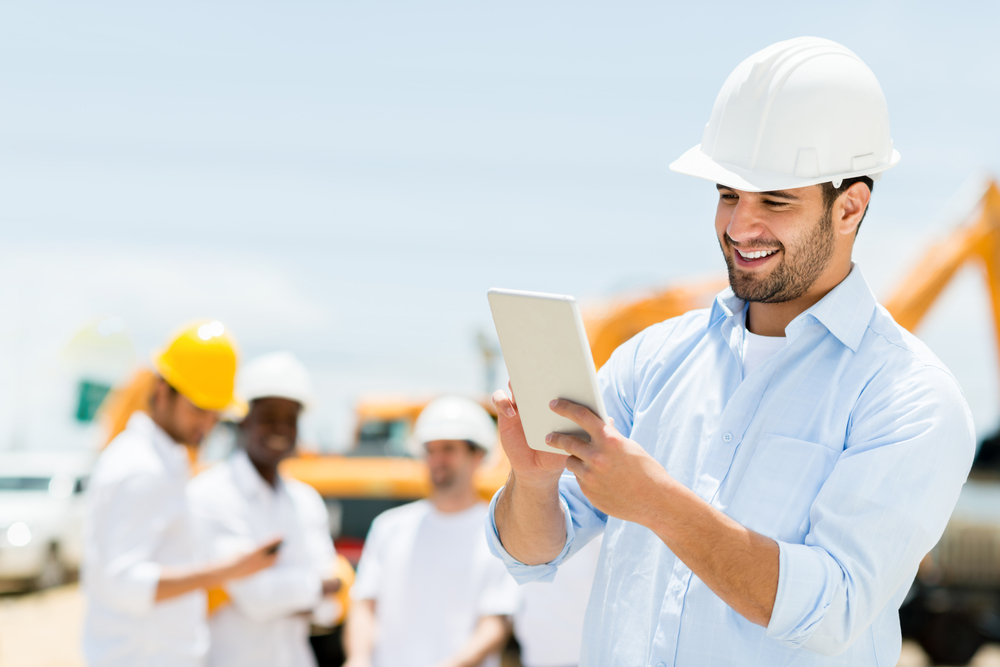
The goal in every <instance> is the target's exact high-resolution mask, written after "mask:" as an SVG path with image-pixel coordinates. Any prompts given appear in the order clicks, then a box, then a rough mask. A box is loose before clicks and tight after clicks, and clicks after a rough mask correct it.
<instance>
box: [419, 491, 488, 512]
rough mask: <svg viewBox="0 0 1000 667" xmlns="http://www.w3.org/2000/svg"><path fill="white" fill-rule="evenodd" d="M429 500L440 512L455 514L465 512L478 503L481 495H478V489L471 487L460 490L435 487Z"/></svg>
mask: <svg viewBox="0 0 1000 667" xmlns="http://www.w3.org/2000/svg"><path fill="white" fill-rule="evenodd" d="M428 500H430V501H431V504H432V505H434V509H436V510H437V511H438V512H441V513H442V514H454V513H456V512H463V511H465V510H467V509H469V508H470V507H472V506H473V505H475V504H476V503H478V502H479V496H477V495H476V490H475V489H473V488H471V487H469V488H466V489H461V490H458V491H452V490H438V489H435V490H434V491H432V492H431V495H430V498H428Z"/></svg>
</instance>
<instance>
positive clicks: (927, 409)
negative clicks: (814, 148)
mask: <svg viewBox="0 0 1000 667" xmlns="http://www.w3.org/2000/svg"><path fill="white" fill-rule="evenodd" d="M745 310H746V304H745V303H744V302H743V301H741V300H739V299H737V298H736V297H735V296H734V295H733V293H732V291H730V290H726V291H724V292H722V293H721V294H720V295H719V296H718V297H717V298H716V301H715V303H714V305H713V306H712V308H711V309H708V310H700V311H694V312H691V313H688V314H686V315H683V316H681V317H677V318H674V319H671V320H667V321H666V322H662V323H660V324H657V325H655V326H652V327H650V328H648V329H646V330H645V331H643V332H642V333H640V334H639V335H638V336H636V337H635V338H633V339H632V340H630V341H629V342H627V343H625V344H624V345H622V346H621V347H620V348H619V349H618V350H617V351H616V352H615V353H614V355H612V357H611V359H610V360H609V361H608V363H607V364H606V365H605V366H604V367H603V368H602V369H601V371H600V373H599V380H600V386H601V391H602V393H603V396H604V403H605V406H606V408H607V411H608V415H609V416H611V417H614V420H615V426H616V427H617V428H618V429H619V430H620V431H621V433H622V434H623V435H626V436H628V437H629V438H631V439H632V440H634V441H636V442H638V443H639V444H640V445H642V446H643V447H644V448H645V449H646V451H648V452H649V453H650V454H651V455H652V456H653V457H655V458H656V460H657V461H659V462H660V463H661V464H663V466H664V468H666V470H667V472H669V473H670V474H671V475H672V476H673V477H674V478H675V479H677V480H678V481H680V482H681V483H683V484H684V485H685V486H687V487H688V488H690V489H692V490H693V491H694V492H695V493H697V494H698V496H699V497H701V498H702V499H704V500H705V501H706V502H708V503H710V504H711V505H712V506H713V507H715V508H716V509H718V510H720V511H722V512H724V513H725V514H727V515H729V516H730V517H732V518H733V519H735V520H736V521H738V522H739V523H741V524H743V525H744V526H746V527H748V528H750V529H752V530H755V531H757V532H759V533H761V534H763V535H766V536H768V537H771V538H773V539H774V540H776V541H777V542H778V546H779V549H780V561H779V572H780V573H779V577H778V591H777V597H776V599H775V603H774V611H773V613H772V615H771V621H770V624H769V625H768V627H766V628H764V627H761V626H759V625H755V624H753V623H751V622H750V621H748V620H746V619H745V618H744V617H742V616H740V615H739V614H737V613H736V612H735V611H733V609H732V608H731V607H729V606H728V605H727V604H726V603H725V602H723V601H722V600H721V599H720V598H719V597H718V596H716V595H715V593H713V592H712V591H711V590H710V589H709V588H708V587H707V586H706V585H705V584H704V583H702V581H701V580H700V579H698V577H696V576H693V575H692V573H691V570H690V569H689V568H688V567H686V566H685V565H684V563H682V562H681V561H680V560H679V559H678V558H677V557H675V556H674V555H673V553H672V552H671V551H670V550H669V549H668V548H667V547H666V545H664V543H663V542H662V541H661V540H660V539H659V538H658V537H657V536H656V535H655V534H653V532H652V531H650V530H648V529H647V528H644V527H643V526H640V525H638V524H635V523H630V522H627V521H622V520H619V519H616V518H614V517H609V516H607V515H605V514H603V513H602V512H600V511H598V510H596V509H595V508H594V506H593V505H591V504H590V502H589V501H588V500H587V499H586V497H584V495H583V494H582V493H581V491H580V487H579V485H578V484H577V482H576V479H575V477H573V475H571V474H568V473H567V474H564V475H563V477H562V479H561V480H560V484H559V486H560V495H561V498H562V504H563V508H564V510H565V513H566V533H567V537H566V545H565V548H564V549H563V551H562V553H560V554H559V556H558V557H557V558H556V559H555V560H553V561H552V562H551V563H548V564H545V565H536V566H528V565H524V564H523V563H520V562H518V561H517V560H515V559H514V558H512V557H511V556H510V555H509V554H508V553H507V552H506V551H505V550H504V549H503V546H502V545H501V543H500V540H499V538H498V536H497V533H496V525H495V523H494V521H493V508H494V507H495V504H496V498H495V497H494V499H493V505H491V508H490V515H489V517H490V518H489V520H488V522H487V526H486V528H487V530H486V533H487V539H488V541H489V542H490V547H491V549H492V551H493V553H494V554H495V555H497V556H498V557H499V558H501V559H502V560H503V561H504V562H505V563H506V565H507V568H508V569H509V570H510V572H511V574H513V575H514V578H515V579H517V580H518V581H519V582H522V583H523V582H527V581H537V580H543V581H544V580H546V579H550V578H551V577H552V576H553V575H554V573H555V571H556V567H558V565H559V564H560V563H561V562H563V560H564V559H566V558H568V557H570V556H572V555H573V553H575V552H576V551H578V550H579V549H580V547H581V546H582V545H583V544H585V543H586V542H587V541H588V540H590V539H592V538H593V537H594V536H595V535H597V534H599V533H600V532H601V531H604V544H603V548H602V552H601V557H600V563H599V565H598V569H597V576H596V579H595V581H594V587H593V590H592V593H591V597H590V603H589V606H588V609H587V616H586V621H585V626H584V636H583V637H584V638H583V654H582V660H581V665H584V666H587V667H611V666H613V665H620V666H621V667H639V666H642V665H648V666H649V667H665V666H666V665H678V666H682V667H708V666H712V665H767V666H769V667H771V666H774V665H803V666H805V665H865V666H871V665H885V666H887V667H892V666H893V665H895V664H896V661H897V659H898V657H899V651H900V632H899V615H898V613H897V610H898V608H899V605H900V604H901V602H902V600H903V597H904V596H905V595H906V592H907V590H908V588H909V586H910V584H911V582H912V581H913V578H914V576H915V574H916V570H917V565H918V563H919V562H920V560H921V558H922V557H923V556H924V555H925V554H926V553H927V552H928V551H930V549H931V548H932V547H933V546H934V544H935V543H936V542H937V540H938V539H939V538H940V536H941V533H942V532H943V530H944V527H945V524H946V523H947V521H948V517H949V515H950V514H951V511H952V508H953V507H954V506H955V502H956V500H957V498H958V494H959V491H960V489H961V487H962V484H963V482H964V481H965V478H966V475H967V474H968V471H969V467H970V466H971V463H972V457H973V454H974V451H975V431H974V428H973V424H972V417H971V415H970V413H969V410H968V407H967V405H966V403H965V399H964V398H963V396H962V392H961V390H960V388H959V386H958V384H957V383H956V381H955V379H954V377H952V375H951V374H950V373H949V372H948V370H947V369H946V368H945V367H944V366H943V365H942V364H941V362H940V361H939V360H938V359H937V358H936V357H935V356H934V355H933V354H932V353H931V352H930V351H929V350H928V349H927V347H926V346H925V345H924V344H923V343H921V342H920V341H919V340H917V339H916V338H915V337H914V336H912V335H911V334H909V333H908V332H906V331H905V330H904V329H902V328H901V327H900V326H899V325H897V324H896V323H895V322H894V321H893V320H892V318H891V317H890V316H889V314H888V313H887V312H886V311H885V310H884V309H883V308H882V307H881V306H879V305H878V304H877V303H876V302H875V298H874V296H873V295H872V293H871V290H870V289H869V288H868V285H867V283H866V282H865V280H864V278H863V277H862V275H861V271H860V270H859V269H858V268H857V267H855V268H854V269H853V270H852V272H851V274H850V275H849V276H848V277H847V278H846V279H845V280H844V281H843V282H842V283H841V284H840V285H838V286H837V287H836V288H835V289H833V290H832V291H831V292H830V293H829V294H827V295H826V297H824V298H823V299H822V300H821V301H820V302H819V303H817V304H815V305H814V306H813V307H811V308H809V309H808V310H807V311H805V312H804V313H802V314H800V315H799V316H798V317H796V318H795V319H794V320H793V321H792V322H791V323H790V324H789V325H788V327H787V328H786V329H785V334H786V337H787V344H786V345H785V347H784V348H782V349H781V350H779V351H778V352H776V353H775V354H774V355H772V356H771V357H770V358H769V359H768V360H767V361H765V362H764V363H763V364H761V366H760V367H758V368H757V369H756V370H755V371H753V372H752V373H751V374H750V375H748V376H747V377H744V376H743V364H742V359H741V357H742V353H741V350H742V349H743V337H744V335H745V333H746V329H745V328H744V317H745V314H744V313H745Z"/></svg>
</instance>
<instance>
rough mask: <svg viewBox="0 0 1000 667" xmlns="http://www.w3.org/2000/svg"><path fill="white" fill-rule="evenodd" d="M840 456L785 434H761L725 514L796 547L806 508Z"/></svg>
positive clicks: (805, 526) (805, 530) (804, 526)
mask: <svg viewBox="0 0 1000 667" xmlns="http://www.w3.org/2000/svg"><path fill="white" fill-rule="evenodd" d="M838 456H839V452H836V451H834V450H833V449H831V448H830V447H827V446H826V445H821V444H818V443H815V442H809V441H808V440H799V439H797V438H789V437H787V436H784V435H772V434H765V435H763V436H761V439H760V441H759V442H758V443H757V447H756V449H755V450H754V453H753V456H752V457H751V459H750V463H749V464H748V465H747V467H746V470H745V472H744V474H743V478H742V480H741V481H740V483H739V487H738V488H737V490H736V493H735V494H734V495H733V500H732V502H731V504H730V506H729V511H727V514H729V516H731V517H732V518H733V519H735V520H736V521H738V522H740V523H741V524H743V525H744V526H746V527H747V528H750V529H751V530H755V531H757V532H758V533H761V534H762V535H766V536H768V537H771V538H774V539H776V540H782V541H784V542H791V543H795V544H801V543H802V542H803V540H804V539H805V536H806V534H807V533H808V532H809V510H810V508H811V507H812V504H813V501H815V499H816V496H817V495H818V494H819V491H820V489H821V488H822V487H823V484H824V483H825V482H826V480H827V478H828V477H829V476H830V473H831V472H832V471H833V467H834V465H836V463H837V458H838Z"/></svg>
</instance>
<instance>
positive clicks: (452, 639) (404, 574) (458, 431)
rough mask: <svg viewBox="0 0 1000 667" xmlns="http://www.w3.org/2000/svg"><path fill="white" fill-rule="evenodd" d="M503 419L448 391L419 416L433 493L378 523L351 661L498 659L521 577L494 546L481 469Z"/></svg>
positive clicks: (373, 664)
mask: <svg viewBox="0 0 1000 667" xmlns="http://www.w3.org/2000/svg"><path fill="white" fill-rule="evenodd" d="M495 442H496V427H495V426H494V424H493V419H492V418H491V417H490V416H489V414H488V413H487V412H486V410H484V409H483V408H482V407H481V406H480V405H479V404H477V403H476V402H474V401H472V400H469V399H467V398H462V397H458V396H446V397H443V398H439V399H437V400H435V401H434V402H432V403H431V404H430V405H428V406H427V407H426V408H424V410H423V412H421V413H420V417H419V418H418V419H417V423H416V424H415V426H414V438H413V441H412V447H413V449H414V453H415V455H418V456H423V457H425V458H426V460H427V467H428V468H429V471H430V481H431V495H430V498H428V499H427V500H419V501H417V502H415V503H410V504H409V505H404V506H402V507H397V508H395V509H391V510H389V511H387V512H384V513H383V514H381V515H379V516H378V517H377V518H376V519H375V521H374V522H373V523H372V527H371V530H370V531H369V532H368V538H367V539H366V540H365V547H364V550H363V551H362V553H361V560H360V562H359V563H358V574H357V578H356V579H355V581H354V587H353V588H352V589H351V597H352V599H353V600H354V603H353V605H352V606H351V612H350V614H349V616H348V619H347V626H346V628H345V635H344V638H345V648H346V650H347V663H346V664H347V666H348V667H444V666H448V667H459V666H465V667H476V666H478V665H483V666H484V667H496V666H497V665H499V652H500V650H501V649H502V648H503V646H504V645H505V644H506V642H507V640H508V638H509V636H510V621H509V616H510V615H511V614H513V613H514V612H515V610H516V609H517V585H516V584H515V583H514V580H513V579H511V577H510V575H508V574H507V572H506V571H505V570H504V568H503V565H502V564H501V563H500V562H499V561H498V560H496V559H495V558H493V557H492V556H490V553H489V551H488V549H487V547H486V540H485V538H484V536H483V521H484V520H485V518H486V504H485V503H483V502H482V501H481V500H480V499H479V498H478V496H477V495H476V490H475V487H474V486H473V475H474V473H475V471H476V468H477V467H479V464H480V463H482V461H483V457H484V456H485V455H486V454H487V453H488V452H489V451H491V450H492V449H493V447H494V445H495Z"/></svg>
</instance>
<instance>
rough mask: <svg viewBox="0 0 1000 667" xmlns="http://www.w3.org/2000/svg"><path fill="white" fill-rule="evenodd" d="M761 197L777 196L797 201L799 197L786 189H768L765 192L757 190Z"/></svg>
mask: <svg viewBox="0 0 1000 667" xmlns="http://www.w3.org/2000/svg"><path fill="white" fill-rule="evenodd" d="M757 194H759V195H760V196H762V197H777V198H778V199H793V200H795V201H798V200H799V198H798V197H796V196H795V195H793V194H792V193H790V192H788V191H786V190H768V191H767V192H758V193H757Z"/></svg>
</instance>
